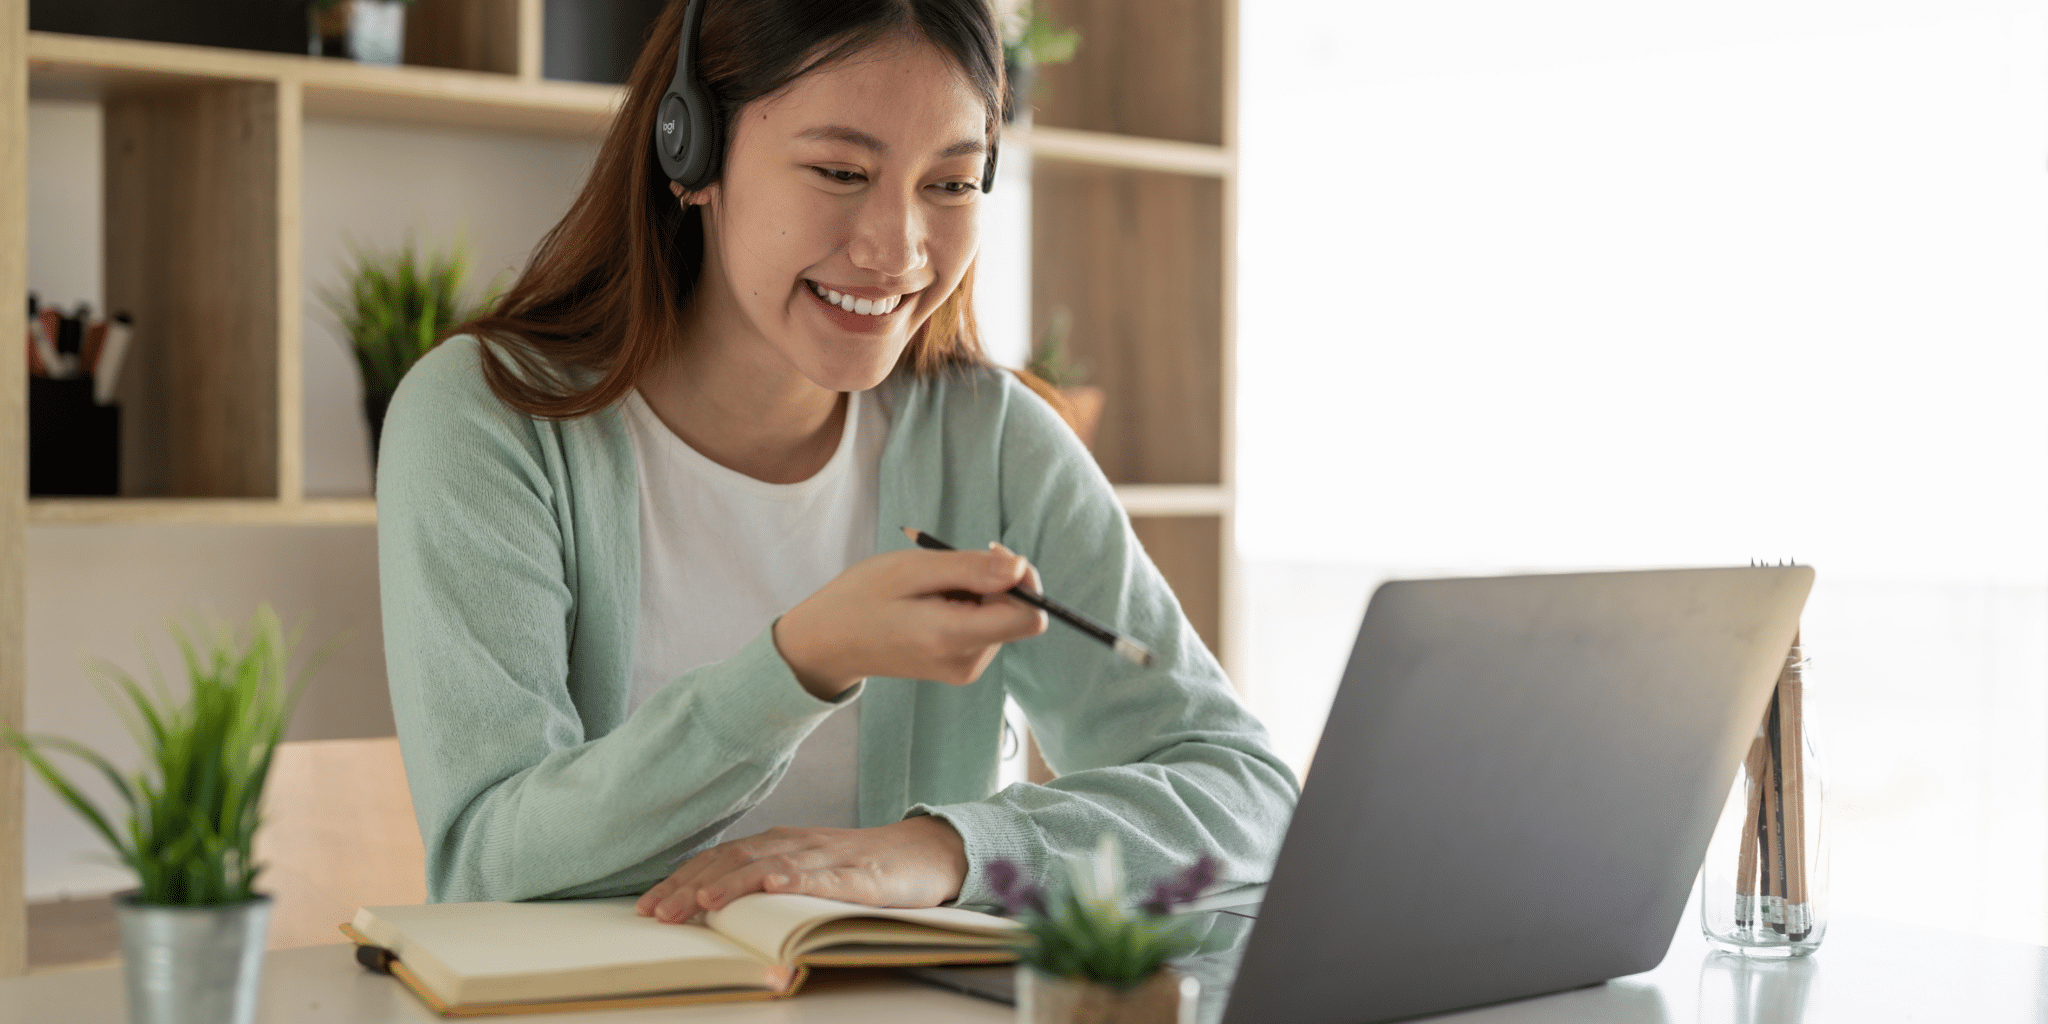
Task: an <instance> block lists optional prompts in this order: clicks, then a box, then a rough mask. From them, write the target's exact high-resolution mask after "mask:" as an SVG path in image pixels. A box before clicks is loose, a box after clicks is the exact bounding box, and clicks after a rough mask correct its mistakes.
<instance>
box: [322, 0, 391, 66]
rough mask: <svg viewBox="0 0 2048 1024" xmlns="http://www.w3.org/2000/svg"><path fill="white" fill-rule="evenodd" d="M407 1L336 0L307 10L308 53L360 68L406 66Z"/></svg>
mask: <svg viewBox="0 0 2048 1024" xmlns="http://www.w3.org/2000/svg"><path fill="white" fill-rule="evenodd" d="M405 7H406V0H334V2H332V3H328V4H320V3H318V2H315V3H312V4H308V5H307V7H306V27H307V36H308V38H307V41H306V46H307V52H309V53H311V54H312V55H313V56H315V57H346V58H348V59H350V60H353V61H355V62H357V63H360V64H402V63H404V62H405Z"/></svg>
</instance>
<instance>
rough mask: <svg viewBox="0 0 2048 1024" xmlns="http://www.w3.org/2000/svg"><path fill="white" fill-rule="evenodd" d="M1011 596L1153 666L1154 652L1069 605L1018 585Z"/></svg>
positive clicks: (936, 546)
mask: <svg viewBox="0 0 2048 1024" xmlns="http://www.w3.org/2000/svg"><path fill="white" fill-rule="evenodd" d="M903 535H904V536H906V537H909V538H910V539H911V540H913V541H915V542H917V546H918V547H921V548H930V549H932V550H933V551H953V550H956V549H955V548H954V547H953V545H951V544H948V543H946V542H945V541H942V540H940V539H938V538H937V537H934V536H932V535H931V534H929V533H926V532H924V531H923V530H913V529H911V528H910V527H908V526H906V527H904V528H903ZM1010 596H1011V597H1014V598H1016V599H1017V600H1019V601H1022V602H1024V603H1025V604H1028V605H1030V606H1031V607H1033V608H1037V609H1039V610H1040V611H1043V612H1045V613H1046V614H1047V615H1050V616H1052V617H1053V618H1055V619H1058V620H1060V621H1061V622H1064V623H1066V624H1067V625H1069V626H1072V627H1074V628H1075V629H1078V630H1080V631H1081V632H1083V633H1086V634H1088V635H1089V636H1092V637H1094V638H1095V639H1097V640H1100V641H1102V642H1103V643H1105V644H1108V645H1109V648H1110V650H1113V651H1115V652H1116V653H1118V654H1120V655H1122V656H1123V657H1124V658H1125V659H1126V660H1128V661H1131V662H1135V663H1136V664H1139V665H1150V664H1152V649H1151V648H1149V647H1147V646H1145V645H1144V644H1141V643H1139V642H1138V641H1136V640H1133V639H1131V638H1130V637H1127V636H1124V635H1123V634H1121V633H1118V632H1117V631H1116V630H1113V629H1111V628H1109V627H1108V626H1105V625H1103V624H1102V623H1100V622H1097V621H1095V620H1094V619H1091V618H1089V617H1088V616H1086V615H1083V614H1081V613H1080V612H1077V611H1075V610H1073V609H1072V608H1069V607H1067V606H1066V605H1063V604H1061V603H1059V602H1058V601H1055V600H1053V599H1052V598H1049V597H1046V596H1045V595H1044V594H1039V593H1035V592H1033V591H1030V590H1026V589H1025V588H1024V587H1023V585H1021V584H1019V585H1018V586H1014V587H1011V588H1010Z"/></svg>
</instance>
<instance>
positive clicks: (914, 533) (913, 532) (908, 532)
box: [902, 526, 917, 540]
mask: <svg viewBox="0 0 2048 1024" xmlns="http://www.w3.org/2000/svg"><path fill="white" fill-rule="evenodd" d="M902 529H903V535H904V536H905V537H908V538H910V539H911V540H916V539H917V531H916V530H913V529H911V528H910V527H908V526H905V527H903V528H902Z"/></svg>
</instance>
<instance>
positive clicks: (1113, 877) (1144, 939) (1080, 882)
mask: <svg viewBox="0 0 2048 1024" xmlns="http://www.w3.org/2000/svg"><path fill="white" fill-rule="evenodd" d="M1069 866H1070V868H1071V870H1070V871H1069V872H1068V876H1069V877H1068V879H1067V881H1066V884H1065V885H1063V886H1060V887H1059V888H1058V890H1057V891H1056V892H1052V893H1048V892H1047V890H1046V889H1045V887H1043V886H1040V885H1037V884H1033V883H1030V882H1027V881H1025V880H1024V878H1023V877H1022V874H1021V872H1020V871H1019V870H1018V869H1017V866H1016V865H1014V864H1012V863H1010V862H1009V861H1006V860H997V861H995V862H993V863H991V864H990V865H989V868H988V871H989V883H990V885H991V886H992V887H993V888H994V889H995V890H996V896H997V898H998V899H1000V900H1002V902H1003V908H1004V911H1005V913H1007V914H1009V915H1010V916H1013V917H1016V918H1017V919H1018V920H1019V921H1020V922H1021V923H1022V924H1023V925H1024V934H1025V940H1024V942H1023V943H1021V944H1020V945H1019V946H1018V947H1017V957H1018V959H1019V960H1020V961H1021V963H1020V964H1019V966H1018V968H1017V982H1018V984H1017V992H1018V999H1017V1020H1018V1022H1019V1024H1177V1022H1182V1021H1192V1020H1193V1019H1194V1011H1195V1002H1196V996H1197V995H1198V994H1199V991H1198V990H1199V986H1197V984H1196V983H1195V980H1194V979H1193V978H1190V977H1188V976H1186V975H1184V974H1181V973H1180V972H1178V971H1176V970H1174V969H1173V968H1171V967H1169V966H1167V961H1168V960H1171V959H1173V958H1174V957H1177V956H1183V955H1186V954H1187V953H1190V952H1193V951H1194V950H1195V949H1196V947H1197V946H1198V945H1199V944H1200V942H1201V933H1200V931H1199V930H1198V929H1196V928H1194V927H1193V926H1192V923H1191V922H1188V921H1186V920H1181V919H1176V918H1174V917H1172V916H1170V915H1171V914H1172V913H1173V911H1174V909H1175V908H1177V907H1180V906H1183V905H1185V904H1189V903H1193V902H1194V901H1195V900H1196V899H1198V898H1200V897H1201V895H1202V893H1203V891H1204V890H1206V889H1208V888H1209V886H1211V885H1213V884H1215V882H1216V861H1215V859H1214V858H1212V857H1210V856H1209V855H1208V854H1203V855H1202V856H1201V857H1200V858H1199V859H1198V860H1196V861H1195V862H1194V863H1193V864H1191V865H1189V866H1188V867H1187V868H1186V869H1184V870H1182V871H1181V872H1180V873H1178V874H1176V875H1174V876H1172V877H1170V878H1165V879H1160V880H1159V881H1157V882H1154V883H1153V885H1152V894H1151V896H1150V898H1148V899H1147V900H1146V901H1145V902H1144V903H1142V904H1140V905H1139V906H1138V907H1136V908H1135V909H1132V908H1126V907H1125V905H1124V897H1123V853H1122V850H1121V848H1120V847H1119V846H1118V844H1117V842H1116V837H1114V836H1109V835H1105V836H1103V837H1102V842H1101V844H1100V845H1098V846H1097V847H1096V849H1095V856H1094V857H1093V859H1092V860H1090V861H1088V862H1085V863H1083V862H1077V863H1074V864H1071V865H1069Z"/></svg>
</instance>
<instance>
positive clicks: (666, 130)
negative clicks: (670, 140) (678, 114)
mask: <svg viewBox="0 0 2048 1024" xmlns="http://www.w3.org/2000/svg"><path fill="white" fill-rule="evenodd" d="M675 130H676V123H675V122H674V121H663V122H662V123H661V133H662V134H663V135H673V134H675Z"/></svg>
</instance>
